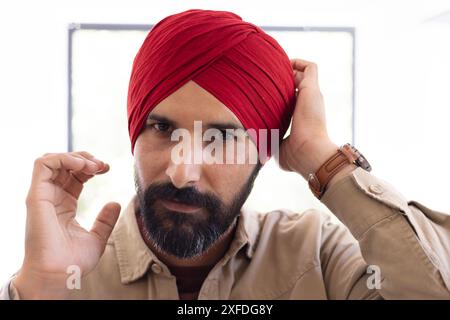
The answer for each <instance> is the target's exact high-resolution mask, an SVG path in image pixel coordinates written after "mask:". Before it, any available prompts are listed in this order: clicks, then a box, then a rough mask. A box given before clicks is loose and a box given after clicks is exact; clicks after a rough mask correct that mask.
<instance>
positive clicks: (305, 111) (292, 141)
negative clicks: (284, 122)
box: [279, 59, 338, 179]
mask: <svg viewBox="0 0 450 320" xmlns="http://www.w3.org/2000/svg"><path fill="white" fill-rule="evenodd" d="M291 64H292V68H293V70H294V76H295V86H296V88H297V89H298V95H297V104H296V106H295V110H294V115H293V118H292V127H291V132H290V135H289V136H288V137H287V138H286V139H285V140H284V141H283V143H282V144H281V147H280V158H279V164H280V167H281V168H282V169H284V170H287V171H295V172H298V173H300V174H301V175H302V176H303V177H304V178H305V179H307V177H308V175H309V174H310V173H314V172H316V171H317V169H319V167H320V166H321V165H322V164H323V163H324V162H325V161H326V160H328V158H329V157H331V156H332V155H333V154H334V153H335V152H336V150H337V149H338V146H337V145H336V144H334V143H333V142H332V141H331V140H330V138H329V137H328V132H327V126H326V119H325V106H324V101H323V96H322V93H321V92H320V88H319V82H318V74H317V66H316V64H314V63H312V62H308V61H305V60H300V59H292V60H291Z"/></svg>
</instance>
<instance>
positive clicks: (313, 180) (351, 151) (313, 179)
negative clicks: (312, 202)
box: [308, 143, 372, 199]
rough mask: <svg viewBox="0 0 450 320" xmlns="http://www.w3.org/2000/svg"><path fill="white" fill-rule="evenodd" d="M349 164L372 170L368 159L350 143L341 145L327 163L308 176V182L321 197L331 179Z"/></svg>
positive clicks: (317, 195)
mask: <svg viewBox="0 0 450 320" xmlns="http://www.w3.org/2000/svg"><path fill="white" fill-rule="evenodd" d="M348 164H354V165H356V166H358V167H361V168H363V169H364V170H366V171H371V170H372V167H371V166H370V164H369V162H368V161H367V159H366V158H365V157H364V156H363V155H362V154H361V153H360V152H359V151H358V150H357V149H356V148H355V147H353V146H352V145H351V144H350V143H347V144H345V145H343V146H342V147H340V148H339V149H338V150H337V151H336V153H335V154H334V155H332V156H331V157H330V158H329V159H328V160H327V161H325V163H324V164H323V165H322V166H321V167H320V168H319V169H318V170H317V171H316V172H315V173H310V174H309V176H308V184H309V188H310V189H311V191H312V192H313V193H314V195H315V196H316V197H317V198H318V199H320V198H322V196H323V194H324V193H325V191H326V190H327V186H328V183H329V182H330V180H331V179H332V178H333V177H334V176H335V175H336V174H337V173H338V172H339V171H341V170H342V169H343V168H345V167H346V166H347V165H348Z"/></svg>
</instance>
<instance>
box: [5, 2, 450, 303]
mask: <svg viewBox="0 0 450 320" xmlns="http://www.w3.org/2000/svg"><path fill="white" fill-rule="evenodd" d="M296 91H298V92H297V93H296ZM291 119H292V126H291V131H290V134H289V136H288V137H287V138H286V139H284V140H283V141H282V143H281V146H280V148H279V150H276V149H277V145H278V142H280V140H281V139H282V138H283V136H284V135H285V133H286V131H287V129H288V126H289V124H290V121H291ZM128 121H129V132H130V139H131V145H132V152H133V154H134V159H135V180H136V191H137V194H136V197H135V198H134V199H133V200H132V201H131V202H130V204H129V206H128V207H127V208H126V209H125V211H124V212H123V213H122V215H121V218H120V219H119V221H118V222H117V220H118V218H119V212H120V206H119V205H118V204H117V203H108V204H106V205H105V207H104V208H103V209H102V210H101V212H100V213H99V215H98V216H97V219H96V221H95V223H94V225H93V227H92V229H91V230H90V231H87V230H85V229H83V228H82V227H81V226H79V225H78V224H77V222H76V220H75V216H76V209H77V200H78V197H79V195H80V193H81V191H82V188H83V184H84V183H85V182H87V181H88V180H89V179H91V178H93V177H94V176H95V175H97V174H104V173H106V172H107V171H108V170H109V166H108V164H106V163H104V162H102V161H100V160H98V159H96V158H94V157H93V156H92V155H91V154H89V153H87V152H71V153H61V154H46V155H44V156H43V157H41V158H39V159H37V160H36V162H35V166H34V171H33V177H32V182H31V187H30V190H29V194H28V196H27V201H26V204H27V229H26V250H25V257H24V261H23V264H22V267H21V269H20V270H19V271H18V273H17V274H16V275H14V276H13V278H12V280H11V281H10V282H9V283H8V284H7V285H6V286H5V287H4V288H3V291H2V295H3V297H5V298H12V299H19V298H20V299H39V298H52V299H80V298H82V299H83V298H84V299H178V298H181V299H408V298H414V299H416V298H425V299H429V298H438V299H449V298H450V254H449V250H448V248H449V247H450V218H449V216H447V215H445V214H442V213H438V212H434V211H431V210H429V209H427V208H426V207H424V206H422V205H421V204H419V203H417V202H407V201H406V200H405V199H404V198H403V197H402V196H401V195H400V194H399V193H398V192H397V191H395V189H394V188H393V187H391V186H390V185H389V184H387V183H385V182H384V181H381V180H379V179H377V178H376V177H374V176H373V175H371V174H370V173H369V171H370V166H369V165H368V162H367V161H366V160H365V159H364V157H363V156H362V155H361V154H360V153H359V152H358V151H357V150H356V149H354V148H353V147H351V146H349V145H346V146H343V147H341V148H339V147H338V146H337V145H336V144H335V143H333V142H332V141H331V140H330V138H329V137H328V134H327V129H326V122H325V109H324V104H323V100H322V95H321V93H320V89H319V86H318V80H317V67H316V65H315V64H313V63H310V62H307V61H304V60H300V59H294V60H291V61H289V59H288V58H287V56H286V54H285V53H284V51H283V49H281V47H280V46H279V45H278V44H277V43H276V41H275V40H274V39H272V38H271V37H269V36H268V35H267V34H265V33H264V32H263V31H262V30H261V29H259V28H258V27H256V26H254V25H252V24H250V23H247V22H244V21H242V19H241V18H240V17H238V16H237V15H235V14H233V13H230V12H223V11H209V10H189V11H186V12H182V13H179V14H176V15H172V16H169V17H167V18H165V19H163V20H162V21H161V22H159V23H158V24H157V25H156V26H155V27H154V28H153V29H152V31H151V32H150V33H149V35H148V36H147V38H146V39H145V41H144V43H143V45H142V47H141V49H140V51H139V52H138V54H137V56H136V59H135V61H134V65H133V70H132V75H131V79H130V87H129V94H128ZM199 129H200V131H201V132H203V131H205V130H206V131H205V136H206V135H207V134H206V132H208V130H209V129H212V131H209V133H210V134H209V138H205V136H203V139H200V140H199V139H197V138H195V136H196V134H197V133H198V130H199ZM268 132H270V134H267V133H268ZM272 132H275V133H276V135H272ZM177 137H178V139H177ZM180 137H182V139H179V138H180ZM192 137H194V138H192ZM191 138H192V139H191ZM261 142H262V143H261ZM238 146H245V147H246V148H242V149H240V148H239V147H238ZM222 147H223V148H222ZM271 155H273V156H276V157H277V160H278V161H279V164H280V166H281V168H283V169H284V170H290V171H295V172H297V173H299V174H300V175H301V176H302V177H303V178H305V179H307V180H308V182H309V184H310V187H311V190H312V191H313V193H314V194H315V195H316V196H317V197H318V198H319V199H320V200H321V201H322V202H323V203H325V204H326V205H327V206H328V207H329V208H330V210H331V211H332V212H333V213H334V214H335V215H336V216H337V217H338V218H339V219H340V220H341V221H342V222H343V223H344V224H345V226H346V227H345V226H343V225H338V224H333V223H332V222H331V221H330V219H329V217H328V216H327V215H326V214H324V213H321V212H319V211H317V210H308V211H306V212H304V213H302V214H298V213H293V212H288V211H285V210H279V211H274V212H270V213H265V214H261V213H256V212H251V211H245V210H242V205H243V203H244V202H245V200H246V198H247V196H248V194H249V193H250V191H251V188H252V185H253V181H254V179H255V178H256V176H257V174H258V172H259V170H260V169H261V167H262V166H263V165H264V163H265V162H266V161H267V160H268V158H269V157H270V156H271ZM228 156H230V157H228ZM239 158H240V159H241V160H243V161H238V160H239ZM199 159H200V160H199ZM230 159H231V161H224V160H230ZM255 159H256V161H254V160H255ZM268 196H269V197H270V190H268ZM116 222H117V224H116ZM77 275H79V276H80V277H81V282H79V283H78V282H77V281H76V277H75V278H73V276H77ZM69 278H70V279H69ZM73 279H75V281H73V282H72V281H71V280H73ZM69 280H70V281H69Z"/></svg>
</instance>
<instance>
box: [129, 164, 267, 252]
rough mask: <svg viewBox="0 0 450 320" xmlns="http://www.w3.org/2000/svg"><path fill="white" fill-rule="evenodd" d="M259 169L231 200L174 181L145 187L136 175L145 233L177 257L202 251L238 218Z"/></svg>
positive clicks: (258, 167)
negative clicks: (171, 205) (172, 205)
mask: <svg viewBox="0 0 450 320" xmlns="http://www.w3.org/2000/svg"><path fill="white" fill-rule="evenodd" d="M260 169H261V165H260V164H257V165H256V167H255V169H254V170H253V172H252V174H251V176H250V178H249V179H248V181H247V182H246V184H245V185H244V187H243V188H241V190H240V191H239V192H238V193H237V194H236V196H235V197H234V199H233V201H232V202H231V203H230V204H225V203H224V202H223V201H221V199H219V198H218V197H217V196H215V195H214V194H212V193H201V192H199V191H198V190H197V189H196V188H195V187H186V188H182V189H178V188H176V187H175V186H174V185H173V184H171V183H162V184H161V183H155V184H151V185H149V186H148V187H147V188H146V189H145V190H143V189H142V188H141V186H140V185H139V183H138V181H139V180H138V179H137V176H136V175H135V185H136V193H137V199H138V204H139V210H138V214H139V215H140V218H141V221H142V223H143V227H144V229H145V230H144V231H145V233H146V236H148V237H149V238H150V240H151V241H152V242H153V243H154V244H155V245H156V247H157V248H158V249H159V250H161V251H163V252H165V253H168V254H170V255H173V256H175V257H178V258H184V259H188V258H194V257H196V256H199V255H201V254H202V253H204V252H205V251H207V250H208V249H209V248H210V247H211V246H212V245H213V244H214V243H215V242H216V241H217V240H218V239H219V238H220V237H221V236H222V235H223V234H224V233H225V232H226V231H227V230H228V229H229V228H230V227H231V225H232V224H233V223H234V222H235V220H236V218H237V217H238V216H239V214H240V211H241V208H242V206H243V204H244V202H245V201H246V200H247V198H248V196H249V194H250V192H251V190H252V188H253V183H254V181H255V179H256V177H257V175H258V173H259V170H260ZM135 172H136V171H135ZM158 200H169V201H176V202H180V203H183V204H187V205H191V206H195V207H200V208H201V210H200V211H199V212H198V213H192V214H191V213H184V212H176V211H172V210H168V209H167V208H165V207H164V206H162V205H161V204H160V201H158Z"/></svg>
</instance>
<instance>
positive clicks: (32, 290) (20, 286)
mask: <svg viewBox="0 0 450 320" xmlns="http://www.w3.org/2000/svg"><path fill="white" fill-rule="evenodd" d="M65 278H66V277H58V279H49V278H47V277H42V276H40V275H36V274H33V272H28V271H25V270H20V271H19V273H18V274H17V276H16V277H14V279H13V280H12V281H11V284H12V285H13V286H14V288H15V289H16V290H17V292H18V294H19V296H20V299H25V300H35V299H61V300H62V299H66V298H67V297H68V289H67V287H66V279H65Z"/></svg>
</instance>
